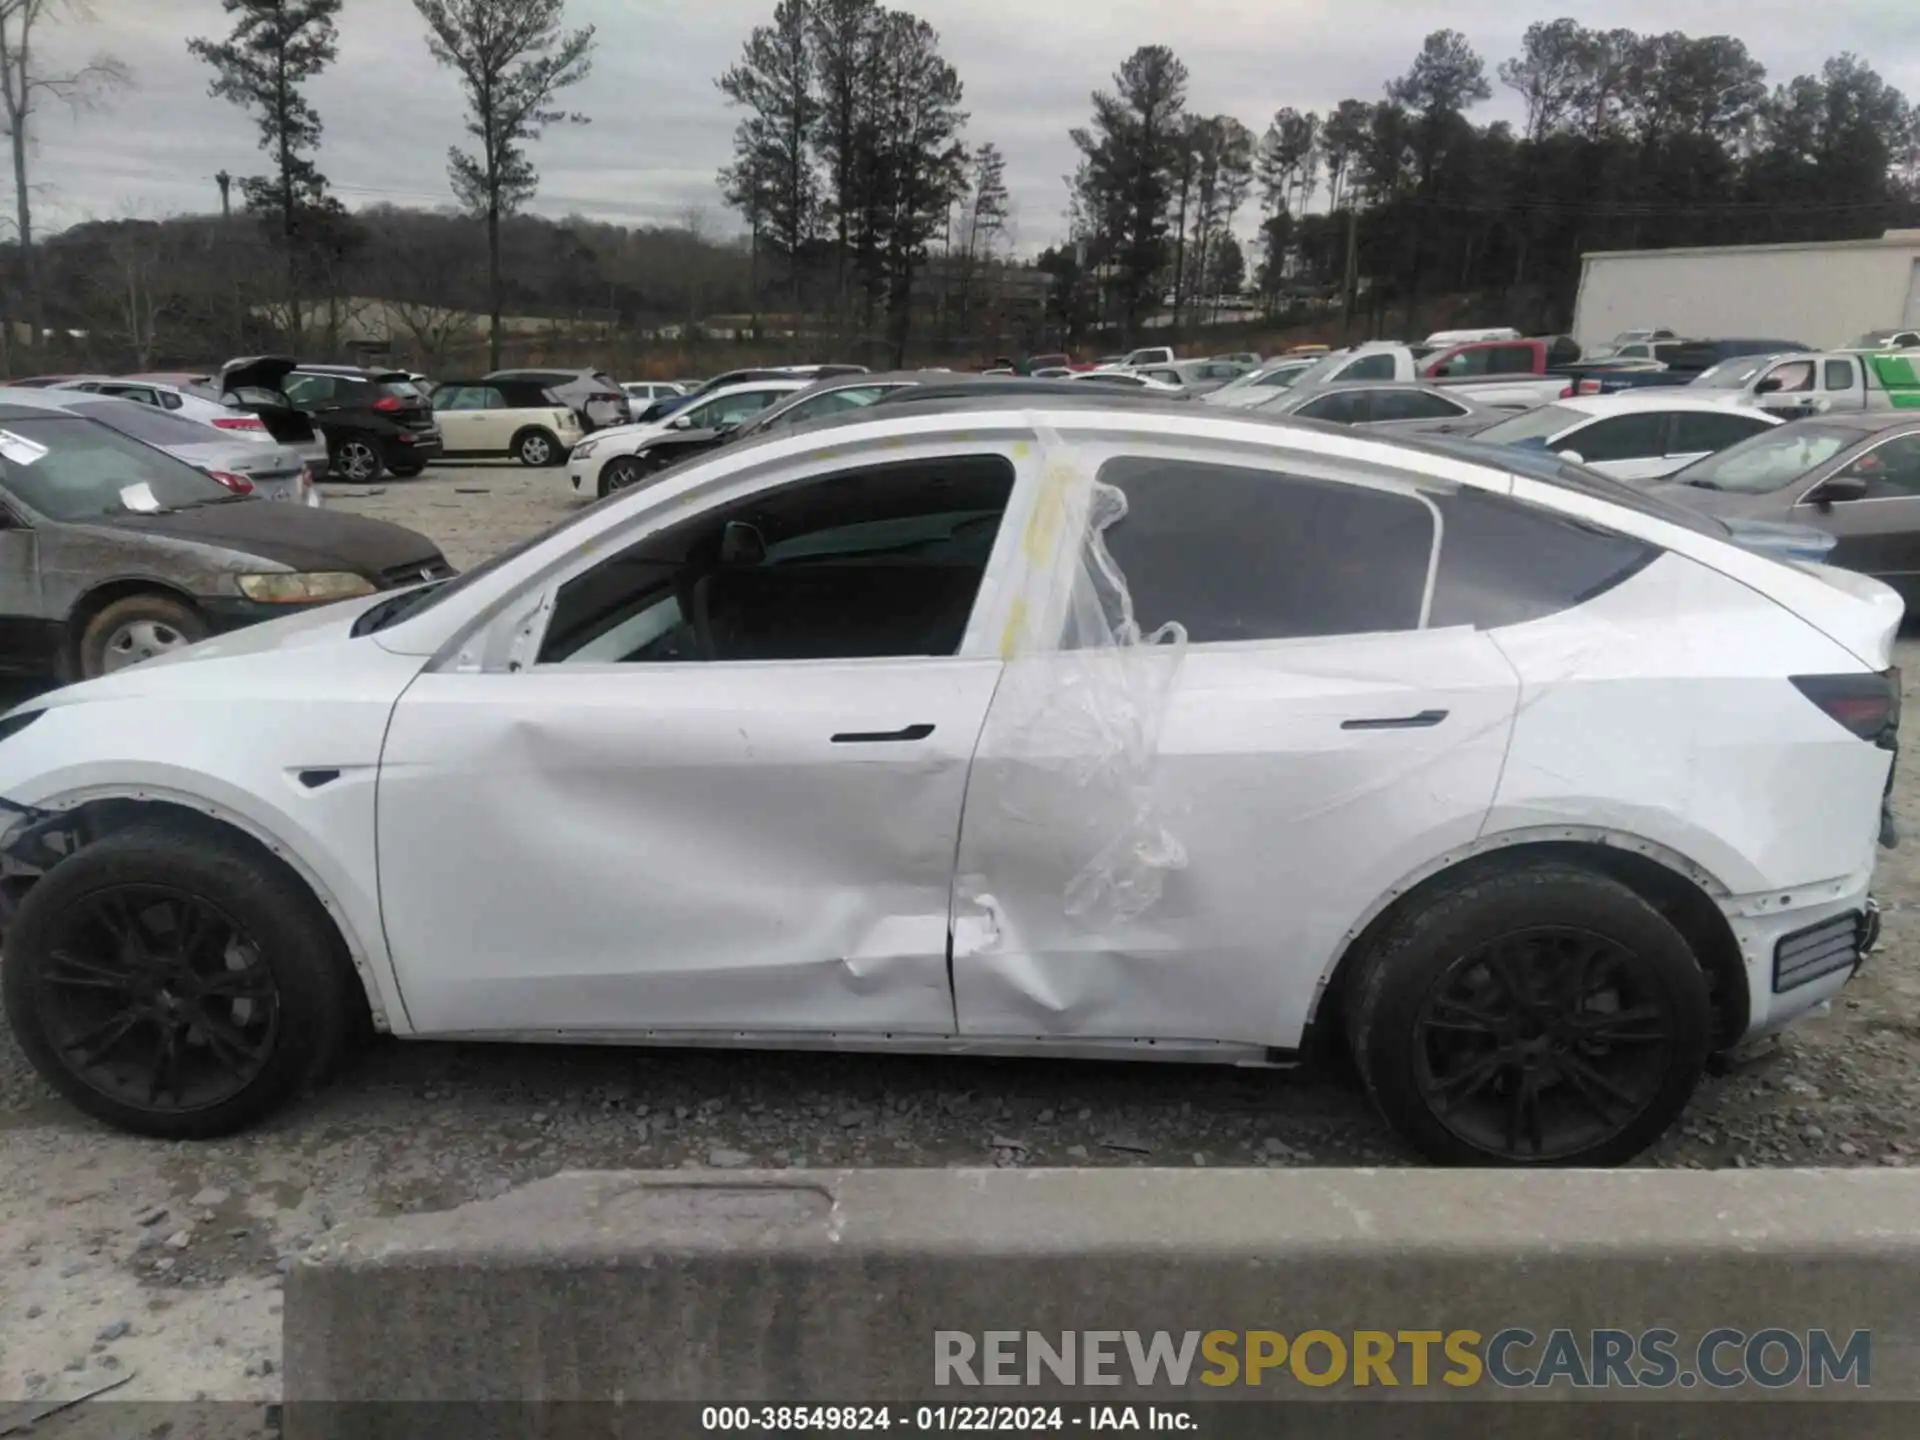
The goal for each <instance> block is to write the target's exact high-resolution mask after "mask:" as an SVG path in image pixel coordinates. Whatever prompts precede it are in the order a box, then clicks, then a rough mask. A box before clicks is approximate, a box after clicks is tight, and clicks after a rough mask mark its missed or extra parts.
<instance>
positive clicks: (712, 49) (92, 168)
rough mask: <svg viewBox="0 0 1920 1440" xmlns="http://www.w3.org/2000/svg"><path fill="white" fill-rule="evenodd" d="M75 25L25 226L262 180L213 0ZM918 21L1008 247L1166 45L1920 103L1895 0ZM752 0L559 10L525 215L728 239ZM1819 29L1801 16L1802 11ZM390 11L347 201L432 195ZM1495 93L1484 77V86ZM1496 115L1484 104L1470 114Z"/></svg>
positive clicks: (1364, 64) (1326, 96)
mask: <svg viewBox="0 0 1920 1440" xmlns="http://www.w3.org/2000/svg"><path fill="white" fill-rule="evenodd" d="M92 3H93V8H94V11H95V13H96V16H97V20H96V23H94V24H92V25H89V26H85V27H74V26H66V27H63V28H61V29H60V30H56V31H49V32H48V34H47V35H46V36H45V38H44V39H43V41H42V46H43V48H44V49H45V50H46V51H47V52H48V54H49V59H48V64H49V66H50V67H52V66H55V65H58V64H60V63H62V62H71V61H73V60H75V59H76V58H79V59H84V57H85V56H86V55H87V54H88V53H90V52H92V51H94V50H97V49H107V50H110V51H112V52H113V53H115V54H117V55H119V56H120V57H121V58H123V59H124V60H126V61H127V62H128V63H129V64H130V65H131V66H132V67H133V70H134V73H135V77H136V81H137V86H136V88H135V89H134V90H133V91H131V92H130V93H128V94H126V95H124V96H122V97H121V98H119V99H118V100H117V101H115V102H114V103H113V104H112V106H111V107H110V108H108V109H106V110H103V111H100V112H97V113H90V114H83V115H79V116H69V115H68V114H67V113H65V112H64V111H60V110H50V111H48V112H47V113H46V114H45V115H44V116H42V117H41V119H40V121H39V127H38V132H37V136H36V151H37V155H36V160H35V169H34V176H33V180H34V186H35V189H36V190H37V191H38V192H39V200H38V206H39V214H40V216H41V217H42V218H41V220H40V223H41V224H42V225H48V224H51V225H54V226H58V225H60V224H64V223H71V222H72V221H74V220H78V219H82V218H88V217H114V216H122V215H132V216H147V217H159V216H162V215H168V214H177V213H181V212H185V211H193V210H207V209H212V208H213V207H214V206H215V205H216V204H217V201H218V192H217V190H216V188H215V185H214V181H213V176H214V175H215V173H216V172H218V171H219V170H220V169H222V168H223V167H224V168H226V169H228V170H231V171H232V172H233V173H235V174H241V175H244V174H253V173H258V171H259V170H260V169H262V168H263V167H262V165H261V161H260V155H259V152H258V150H257V149H256V147H255V140H256V135H255V131H254V127H253V124H252V122H251V121H249V120H248V119H246V117H245V116H244V115H242V114H241V112H239V111H238V110H236V109H235V108H234V107H232V106H230V105H227V104H225V103H224V102H221V101H218V100H214V99H212V98H210V97H209V96H208V94H207V84H206V82H207V72H206V70H205V67H204V66H202V65H200V64H199V63H198V62H197V61H195V60H194V59H192V58H191V57H190V56H189V55H188V54H187V51H186V40H187V39H188V37H190V36H196V35H211V36H217V35H220V34H223V33H224V31H225V29H226V16H225V14H224V12H223V11H222V9H221V6H220V0H92ZM892 3H894V4H896V5H900V6H904V8H906V9H909V10H912V11H914V12H916V13H918V14H921V15H923V16H925V17H926V18H927V19H929V20H931V21H932V22H933V23H934V24H935V25H936V26H937V27H938V28H939V29H940V32H941V34H942V37H943V41H944V46H945V49H946V52H947V54H948V56H949V57H950V58H951V59H952V60H953V62H954V63H955V65H956V66H957V67H958V69H959V71H960V75H961V78H962V80H963V81H964V82H965V85H966V100H967V108H968V109H969V111H970V112H971V114H972V117H973V118H972V123H971V126H970V129H969V138H971V139H973V140H976V141H978V140H984V139H991V140H993V141H995V142H997V143H998V144H999V145H1000V146H1001V148H1002V149H1003V150H1005V151H1006V152H1007V154H1008V157H1009V170H1008V178H1009V181H1010V184H1011V186H1012V190H1013V197H1014V203H1015V210H1016V233H1015V239H1016V241H1017V243H1018V244H1019V245H1020V246H1021V247H1022V248H1025V249H1034V248H1038V247H1039V246H1040V245H1043V244H1045V243H1047V242H1048V241H1049V240H1050V239H1051V238H1052V237H1053V236H1054V235H1055V234H1056V232H1057V231H1058V230H1059V229H1060V227H1061V210H1062V208H1063V201H1064V191H1063V185H1062V182H1061V177H1062V176H1063V175H1064V174H1066V173H1067V172H1068V171H1069V170H1071V169H1072V167H1073V161H1074V156H1073V147H1072V144H1071V142H1070V141H1069V140H1068V138H1067V130H1068V128H1069V127H1070V126H1072V125H1076V124H1080V123H1083V122H1084V119H1085V116H1086V114H1087V109H1088V105H1087V97H1088V94H1089V92H1091V91H1092V90H1094V89H1095V88H1098V87H1104V86H1105V85H1106V84H1107V83H1108V78H1109V76H1110V75H1111V74H1112V72H1113V70H1114V68H1115V66H1116V65H1117V64H1118V63H1119V62H1120V60H1121V59H1122V58H1124V57H1125V56H1126V55H1127V54H1128V53H1129V52H1130V51H1132V50H1133V49H1134V48H1135V47H1136V46H1139V45H1144V44H1153V43H1160V44H1166V45H1169V46H1171V47H1172V48H1173V49H1174V51H1175V52H1176V53H1177V54H1178V55H1180V57H1181V58H1182V59H1183V60H1185V62H1186V64H1187V67H1188V69H1189V70H1190V71H1191V73H1192V82H1191V99H1190V103H1191V105H1192V106H1193V108H1195V109H1197V110H1201V111H1205V112H1222V113H1229V114H1234V115H1237V116H1239V117H1240V118H1241V119H1242V120H1244V121H1245V122H1246V123H1247V124H1249V125H1250V126H1253V127H1254V128H1255V129H1256V130H1259V129H1263V128H1264V126H1265V123H1266V121H1267V119H1268V118H1270V117H1271V115H1272V113H1273V111H1274V110H1275V109H1276V108H1278V107H1279V106H1282V105H1293V106H1296V107H1298V108H1300V109H1315V110H1324V109H1326V108H1328V107H1329V106H1331V105H1333V104H1335V103H1337V102H1338V101H1339V100H1340V99H1342V98H1343V97H1346V96H1359V97H1361V98H1364V99H1369V100H1371V99H1374V98H1377V97H1378V96H1379V94H1380V89H1381V86H1382V85H1383V84H1384V83H1385V82H1386V81H1387V80H1388V79H1390V78H1391V77H1392V76H1394V75H1396V74H1399V73H1401V72H1402V71H1404V70H1405V69H1406V67H1407V64H1408V62H1409V61H1410V60H1411V59H1412V57H1413V55H1414V53H1415V52H1416V50H1417V49H1418V47H1419V43H1420V38H1421V36H1422V35H1423V34H1425V32H1427V31H1428V30H1430V29H1435V28H1438V27H1440V26H1446V25H1451V26H1454V27H1456V28H1458V29H1461V30H1464V31H1465V32H1466V34H1467V36H1468V38H1469V39H1471V40H1472V41H1473V43H1474V44H1475V45H1476V46H1477V47H1478V48H1479V49H1480V51H1481V52H1482V53H1483V54H1484V55H1486V56H1487V58H1488V69H1489V72H1490V73H1491V70H1492V67H1493V64H1494V63H1495V62H1497V61H1498V60H1499V59H1501V58H1503V57H1505V56H1507V55H1510V54H1512V53H1513V52H1514V51H1515V50H1516V49H1517V48H1518V42H1519V37H1520V34H1521V32H1522V31H1523V30H1524V29H1525V28H1526V25H1527V23H1528V22H1529V21H1531V20H1534V19H1550V18H1552V17H1554V16H1557V15H1563V14H1572V15H1574V16H1575V17H1576V18H1578V19H1579V20H1581V21H1582V22H1583V23H1586V24H1589V25H1605V26H1619V25H1624V26H1628V27H1631V28H1634V29H1637V30H1643V31H1653V30H1667V29H1680V30H1685V31H1687V32H1688V33H1691V34H1711V33H1716V32H1730V33H1732V34H1735V35H1737V36H1739V37H1740V38H1741V39H1743V40H1745V41H1746V43H1747V45H1748V47H1749V49H1751V50H1752V51H1753V53H1754V54H1755V55H1756V56H1758V57H1759V59H1760V60H1761V61H1762V62H1763V63H1765V65H1766V66H1767V68H1768V71H1769V74H1770V76H1771V78H1773V79H1775V80H1780V79H1785V78H1787V77H1788V76H1791V75H1793V74H1796V73H1800V72H1802V71H1808V70H1816V69H1818V67H1819V65H1820V63H1821V61H1822V60H1824V59H1825V58H1826V57H1827V56H1828V55H1830V54H1833V53H1836V52H1838V51H1841V50H1853V51H1855V52H1856V53H1858V54H1860V55H1862V56H1864V57H1866V58H1867V60H1868V61H1869V62H1870V63H1871V64H1873V65H1874V66H1875V67H1876V68H1877V69H1879V71H1880V72H1881V74H1883V75H1884V76H1886V78H1887V79H1888V80H1889V81H1890V82H1891V83H1893V84H1895V85H1897V86H1899V87H1900V88H1901V89H1902V90H1904V91H1905V92H1906V93H1907V94H1908V95H1909V96H1911V97H1920V23H1916V21H1915V19H1914V13H1915V12H1914V11H1913V9H1912V8H1911V6H1910V5H1908V4H1906V3H1902V0H1826V3H1824V4H1822V5H1821V6H1819V7H1817V10H1816V11H1812V12H1810V11H1808V10H1807V9H1806V8H1805V7H1804V6H1798V5H1789V4H1785V3H1762V4H1752V3H1746V0H1742V3H1727V0H1604V3H1592V0H1562V3H1558V4H1553V5H1546V6H1541V7H1537V8H1523V7H1517V6H1514V5H1510V4H1501V3H1495V0H1344V3H1336V0H1038V3H1034V0H892ZM772 6H773V0H571V4H570V5H569V10H570V11H571V13H572V16H573V18H574V21H575V23H591V24H593V25H595V26H597V27H598V30H599V37H600V48H599V53H598V58H597V60H596V62H595V68H594V73H593V76H592V78H591V79H590V80H589V81H588V82H587V83H586V84H584V85H582V86H581V87H579V88H578V89H577V90H576V91H574V92H571V93H570V94H569V96H568V104H569V105H570V106H571V107H574V108H578V109H580V110H583V111H585V112H586V113H588V114H590V115H591V116H592V117H593V123H592V124H591V125H589V126H586V127H584V128H578V129H574V128H562V129H557V130H555V131H553V132H552V133H550V134H549V136H548V137H547V139H546V140H545V141H543V142H542V143H541V145H540V146H539V148H538V150H537V153H536V160H537V163H538V165H539V167H540V170H541V173H542V176H543V183H542V189H541V193H540V196H539V198H538V200H537V201H536V202H535V208H537V209H539V210H541V211H543V212H545V213H549V214H565V213H568V212H570V211H579V212H582V213H585V214H588V215H592V216H596V217H599V218H603V219H610V220H618V221H625V222H628V223H666V224H672V223H678V222H680V221H682V220H683V219H684V218H685V217H686V216H687V215H688V214H689V212H690V211H692V210H694V209H696V208H703V209H704V210H705V211H706V220H707V223H709V224H711V225H713V226H715V227H716V228H719V227H726V228H732V222H731V220H730V218H729V217H727V216H726V215H725V214H724V212H723V211H722V210H721V208H720V206H719V204H718V201H717V199H716V197H715V191H714V183H713V174H714V171H715V170H716V169H717V168H718V167H719V166H720V165H722V164H724V163H725V162H726V159H727V156H728V149H729V140H730V136H731V133H732V129H733V123H734V116H733V115H732V114H731V113H730V112H729V110H728V108H727V106H726V104H725V102H724V100H723V98H722V96H721V95H720V93H719V92H718V91H717V90H716V89H715V88H714V84H713V77H714V76H716V75H718V74H719V73H720V72H721V71H722V70H723V69H724V68H725V67H726V66H727V65H728V64H729V63H731V62H732V60H733V59H734V58H735V57H736V55H737V54H738V51H739V47H740V43H741V41H742V39H743V38H744V37H745V35H746V33H747V31H748V30H749V29H751V28H752V26H753V25H755V24H757V23H760V22H762V21H764V20H765V19H766V17H767V15H768V13H769V12H770V11H771V9H772ZM1813 15H1817V20H1810V16H1813ZM423 35H424V31H423V27H422V26H421V24H420V21H419V18H418V16H417V15H416V14H415V12H414V9H413V6H412V5H411V4H409V3H406V0H346V5H345V8H344V10H343V11H342V15H341V20H340V59H339V61H338V63H337V64H336V65H335V66H334V67H333V69H332V70H330V71H329V72H328V73H327V74H326V75H325V76H323V77H322V78H321V79H320V80H318V81H316V82H315V83H314V84H313V86H312V88H311V91H310V94H311V98H312V99H313V101H314V103H315V105H316V106H317V107H318V108H319V111H320V113H321V116H322V118H323V120H324V121H325V124H326V136H325V140H324V147H323V151H322V154H321V157H320V163H321V167H322V169H323V170H324V171H325V173H326V174H327V175H328V177H329V178H330V179H331V180H332V181H333V183H334V186H335V188H336V189H337V190H338V191H339V193H340V194H341V196H342V197H343V199H345V200H346V201H347V203H348V204H350V205H361V204H371V203H377V202H380V201H392V202H394V203H397V204H414V205H428V206H431V205H442V204H447V203H450V199H451V197H450V194H449V191H448V189H447V182H446V152H447V147H448V146H449V145H451V144H454V143H456V142H457V141H459V140H460V139H461V138H462V136H461V134H460V99H459V94H458V91H457V90H456V88H455V85H454V82H453V80H452V78H451V77H450V76H448V75H446V74H445V73H443V72H441V71H438V70H436V69H435V68H434V66H433V64H432V61H431V59H430V58H429V56H428V55H427V52H426V47H425V43H424V39H423ZM1496 89H1498V87H1496ZM1511 113H1513V105H1512V102H1511V100H1510V99H1509V98H1508V97H1507V96H1506V95H1505V94H1504V93H1502V94H1500V95H1497V96H1496V99H1495V101H1494V102H1493V103H1492V104H1491V105H1488V106H1485V107H1483V108H1482V111H1481V112H1480V118H1483V119H1484V118H1494V117H1497V116H1499V115H1501V114H1511Z"/></svg>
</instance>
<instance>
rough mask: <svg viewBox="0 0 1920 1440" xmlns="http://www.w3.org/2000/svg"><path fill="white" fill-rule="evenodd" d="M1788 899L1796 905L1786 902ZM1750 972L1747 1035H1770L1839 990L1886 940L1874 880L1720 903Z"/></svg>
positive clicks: (1745, 897)
mask: <svg viewBox="0 0 1920 1440" xmlns="http://www.w3.org/2000/svg"><path fill="white" fill-rule="evenodd" d="M1783 899H1789V900H1791V902H1792V903H1790V904H1783V903H1781V902H1782V900H1783ZM1721 908H1722V910H1723V912H1724V913H1725V914H1726V916H1727V920H1728V923H1729V924H1730V925H1731V926H1732V928H1733V933H1734V938H1735V939H1736V940H1738V941H1739V943H1740V955H1741V959H1742V960H1743V962H1744V964H1745V970H1746V977H1747V1000H1748V1013H1747V1028H1746V1032H1745V1037H1744V1038H1747V1039H1752V1038H1754V1037H1756V1036H1760V1035H1767V1034H1771V1033H1773V1032H1774V1031H1776V1030H1779V1029H1781V1028H1782V1027H1784V1026H1786V1025H1788V1024H1790V1023H1792V1022H1793V1021H1794V1020H1797V1019H1798V1018H1800V1017H1801V1016H1802V1015H1805V1014H1806V1013H1807V1012H1808V1011H1810V1010H1815V1009H1818V1008H1819V1007H1820V1006H1821V1005H1823V1004H1825V1003H1826V1002H1827V1001H1829V1000H1831V999H1832V998H1833V997H1834V996H1835V995H1837V994H1839V993H1840V991H1841V990H1842V989H1844V988H1845V987H1846V984H1847V982H1848V981H1849V980H1851V979H1852V978H1853V977H1854V976H1855V975H1857V974H1859V973H1860V970H1861V968H1862V967H1863V966H1864V965H1865V964H1866V960H1867V956H1868V955H1870V954H1871V953H1872V952H1873V950H1874V948H1875V947H1876V946H1877V945H1878V944H1879V942H1880V907H1879V905H1878V904H1877V903H1876V902H1875V901H1874V899H1873V897H1872V896H1871V895H1870V894H1869V893H1868V889H1867V878H1866V877H1864V876H1862V877H1860V878H1858V879H1857V880H1852V881H1847V882H1840V883H1836V884H1831V885H1823V886H1817V887H1809V889H1808V890H1807V891H1804V892H1799V893H1792V894H1790V895H1788V896H1785V897H1783V896H1782V895H1780V894H1779V893H1777V892H1769V893H1768V894H1766V895H1752V896H1740V897H1736V898H1732V899H1728V900H1724V901H1722V902H1721Z"/></svg>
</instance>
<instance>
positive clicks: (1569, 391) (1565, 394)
mask: <svg viewBox="0 0 1920 1440" xmlns="http://www.w3.org/2000/svg"><path fill="white" fill-rule="evenodd" d="M1560 398H1561V399H1562V400H1571V399H1572V398H1573V387H1572V386H1571V385H1569V386H1567V388H1566V389H1564V390H1562V391H1561V392H1560Z"/></svg>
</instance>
